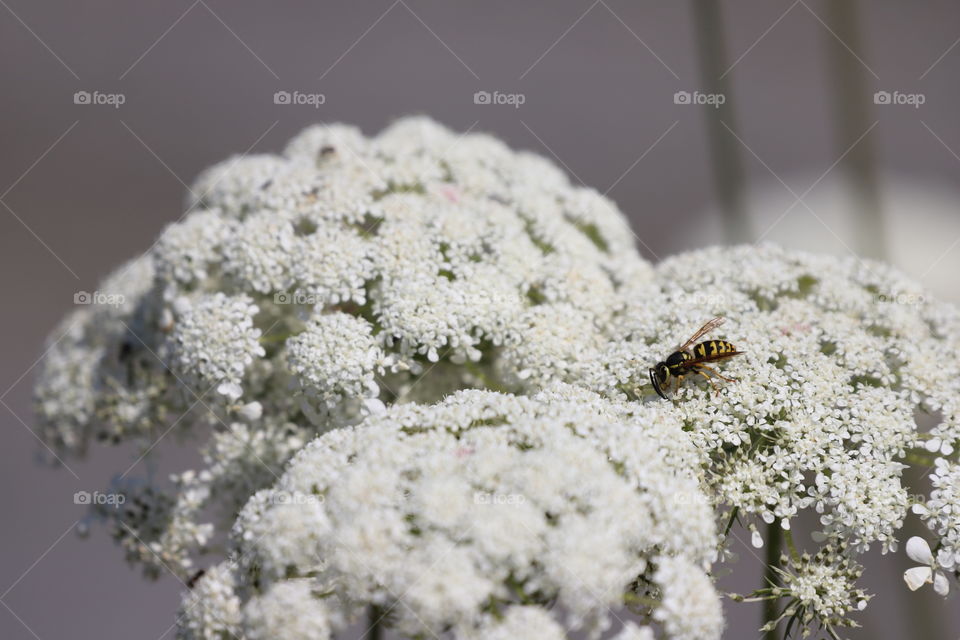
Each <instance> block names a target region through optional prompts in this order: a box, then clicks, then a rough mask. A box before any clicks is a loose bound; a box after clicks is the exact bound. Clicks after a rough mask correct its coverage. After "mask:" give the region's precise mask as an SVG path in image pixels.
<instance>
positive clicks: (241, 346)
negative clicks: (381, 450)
mask: <svg viewBox="0 0 960 640" xmlns="http://www.w3.org/2000/svg"><path fill="white" fill-rule="evenodd" d="M188 207H189V208H188V211H187V213H186V214H185V215H184V217H183V219H182V220H181V221H178V222H176V223H175V224H172V225H171V226H169V227H168V228H167V229H166V230H165V231H164V233H163V235H162V236H161V238H160V239H159V241H158V242H157V243H156V245H155V246H154V247H153V248H152V249H151V250H150V251H149V252H148V253H147V254H146V255H145V256H143V257H142V258H140V259H138V260H136V261H134V262H132V263H130V264H128V265H126V266H125V267H123V268H122V269H120V270H119V271H118V272H117V274H116V275H114V276H111V277H110V278H108V279H107V280H106V281H105V282H104V283H102V284H101V286H100V287H99V289H100V290H101V291H104V292H108V293H113V294H118V295H119V296H122V300H123V303H122V304H120V305H118V306H110V307H108V306H101V305H85V306H83V307H80V308H79V309H78V310H77V311H75V312H74V313H72V314H71V315H70V316H69V317H68V318H67V319H66V321H65V323H64V324H63V325H62V326H61V327H60V328H59V329H58V331H57V332H56V333H55V334H54V335H53V336H52V337H51V340H50V345H49V351H48V353H47V354H46V357H45V358H44V362H43V366H42V367H41V369H40V372H39V379H38V382H37V388H36V399H37V403H36V404H37V415H38V419H39V422H40V427H41V431H42V433H43V436H44V438H45V439H46V440H47V441H48V442H49V443H51V445H53V446H55V448H57V449H58V450H61V451H62V452H63V454H65V453H82V452H83V451H84V449H85V447H86V445H87V443H88V441H89V440H91V439H94V438H95V439H97V440H102V441H106V442H109V443H112V444H121V443H125V442H131V443H133V444H135V445H136V446H137V448H138V450H139V451H147V452H148V453H149V452H152V451H153V450H154V447H153V445H154V443H155V442H156V441H157V440H158V439H161V438H164V437H174V436H178V435H190V436H193V437H199V438H204V437H208V436H207V434H208V433H209V432H210V430H213V431H214V433H215V435H214V436H213V437H212V440H210V444H209V445H207V446H205V447H203V448H204V450H205V451H206V452H207V463H208V465H209V467H208V468H207V469H204V470H200V471H198V472H196V473H193V474H187V475H178V476H177V477H176V478H175V479H174V480H175V482H174V486H173V487H172V488H170V487H166V488H164V487H162V486H161V485H159V484H157V485H155V486H153V481H152V477H148V478H147V480H148V481H150V482H151V485H152V486H151V490H150V491H146V492H144V491H141V490H140V489H138V488H136V483H131V486H132V488H129V489H126V490H129V491H130V492H131V497H132V496H133V495H138V496H141V497H142V498H143V499H144V500H150V501H155V502H156V505H155V506H156V508H154V509H152V510H151V509H149V505H147V508H146V509H144V510H137V512H136V513H135V514H127V513H126V512H124V511H121V512H119V513H113V514H110V515H111V516H112V517H114V518H119V520H118V522H117V523H116V534H117V536H118V537H119V538H120V539H121V540H123V542H124V545H126V547H127V554H128V557H130V558H133V559H141V560H143V561H144V562H145V563H147V565H148V571H149V573H151V574H152V575H155V574H156V573H158V572H159V571H161V570H162V569H163V568H164V567H169V568H171V569H172V570H174V571H175V572H177V573H178V574H179V575H180V576H181V577H182V578H183V579H186V578H188V577H189V576H190V575H191V574H192V573H193V571H194V570H195V569H194V568H193V566H192V563H191V560H190V557H191V556H192V555H196V554H197V553H202V552H204V551H205V547H206V543H207V541H208V539H209V538H210V535H212V534H211V525H212V527H213V530H214V531H220V532H223V530H224V529H226V528H228V527H229V524H230V523H231V522H232V521H233V519H234V518H235V517H236V510H237V509H238V508H239V506H240V505H242V504H243V503H244V502H245V501H246V499H247V498H248V497H249V496H250V495H251V494H252V493H253V492H255V491H256V490H257V489H260V488H262V487H263V486H267V485H269V484H270V483H271V482H273V480H274V479H275V476H276V475H278V474H279V473H280V470H281V469H282V467H283V464H284V463H285V462H286V460H287V458H288V457H289V456H290V455H291V454H292V453H293V452H294V451H296V450H297V448H298V447H299V446H302V444H303V443H304V442H305V441H307V440H309V438H310V437H311V436H312V435H315V434H317V433H321V432H323V431H326V430H328V429H332V428H336V427H341V426H344V425H346V424H353V423H356V422H358V421H359V420H361V419H362V418H363V417H364V416H367V415H370V414H376V413H378V412H381V411H383V410H384V408H385V406H386V405H390V404H393V403H397V402H407V401H419V402H433V401H436V400H438V399H440V398H442V397H443V396H444V395H446V394H448V393H451V392H453V391H456V390H458V389H463V388H490V389H505V388H507V387H508V386H510V385H512V384H518V385H519V384H520V382H519V381H521V380H525V379H527V378H528V377H529V376H528V374H527V372H524V371H521V370H520V368H521V367H524V368H525V367H527V361H526V359H525V358H523V357H513V356H511V357H510V358H507V357H505V356H504V349H505V348H507V347H508V346H510V345H513V346H514V347H515V350H514V352H511V353H519V351H516V349H521V348H520V347H517V345H520V344H522V343H523V342H524V340H525V335H526V334H529V333H543V332H544V330H545V329H546V328H545V327H544V326H542V323H539V322H538V321H537V320H536V319H537V318H541V317H554V316H569V318H576V322H579V323H580V325H581V326H580V327H579V328H578V327H576V326H570V329H569V333H568V336H567V338H565V343H564V344H562V345H559V347H557V349H555V355H554V357H553V359H552V362H553V364H552V365H551V366H553V367H554V368H556V369H560V368H563V367H564V365H563V364H562V362H560V360H561V359H562V356H563V354H567V353H570V352H571V351H574V352H575V351H576V344H575V338H576V337H577V335H578V334H586V333H587V332H588V331H595V327H598V326H602V325H604V324H605V323H607V322H609V320H610V317H611V315H612V313H613V311H614V310H615V308H616V307H617V306H618V305H619V304H620V302H619V296H618V290H619V289H621V288H622V287H623V286H624V284H625V283H626V282H636V281H643V280H644V279H648V278H650V276H651V269H650V267H649V266H648V265H647V264H646V263H645V262H644V261H643V260H642V259H641V258H640V257H639V256H638V255H637V254H636V252H635V251H634V250H633V246H632V242H631V241H630V238H631V234H630V231H629V227H628V226H627V223H626V221H625V220H624V218H623V217H622V216H621V215H620V213H619V212H618V211H617V209H616V208H615V207H614V205H613V204H612V203H611V202H610V201H609V200H607V199H606V198H604V197H603V196H601V195H599V194H598V193H597V192H595V191H593V190H590V189H585V188H580V187H574V186H571V184H570V183H569V181H568V180H567V178H566V177H565V176H564V174H563V173H562V172H561V171H559V170H558V169H557V168H556V167H554V166H553V165H552V164H550V163H549V162H546V161H545V160H543V159H542V158H539V157H537V156H534V155H532V154H529V153H523V152H513V151H510V150H509V149H508V148H507V147H506V146H504V145H503V144H502V143H501V142H499V141H497V140H495V139H493V138H491V137H489V136H486V135H482V134H467V135H463V136H460V135H457V134H454V133H452V132H450V131H448V130H447V129H445V128H443V127H441V126H439V125H437V124H436V123H434V122H432V121H430V120H427V119H424V118H411V119H405V120H401V121H399V122H398V123H396V124H395V125H393V126H391V127H389V128H388V129H387V130H385V131H383V132H382V133H381V134H380V135H378V136H376V137H373V138H366V137H364V136H363V135H361V134H360V132H359V131H358V130H357V129H355V128H353V127H347V126H342V125H333V126H316V127H311V128H309V129H307V130H305V131H304V132H302V133H301V134H300V135H298V136H297V137H296V138H295V139H294V140H292V141H291V142H290V143H289V145H288V146H287V148H286V150H285V151H284V153H283V154H282V155H255V156H246V157H236V158H232V159H230V160H228V161H226V162H224V163H221V164H219V165H217V166H215V167H213V168H211V169H210V170H208V171H206V172H205V173H204V174H203V175H202V176H201V177H200V178H199V179H198V180H197V182H196V184H195V185H194V187H193V188H192V190H191V197H190V200H189V203H188ZM571 322H572V320H570V319H568V320H567V324H568V325H571ZM521 351H522V349H521ZM168 434H169V436H168ZM231 443H232V444H231ZM61 455H62V454H61ZM150 457H152V454H151V456H150ZM140 464H141V466H142V468H143V469H146V468H147V466H148V463H140ZM137 471H138V472H139V471H140V470H139V469H137ZM131 477H132V476H131ZM208 507H214V509H212V510H211V509H209V508H208ZM217 511H219V512H220V513H219V514H218V516H217V517H218V518H220V519H217V520H210V516H211V514H213V513H215V512H217Z"/></svg>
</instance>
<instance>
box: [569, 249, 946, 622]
mask: <svg viewBox="0 0 960 640" xmlns="http://www.w3.org/2000/svg"><path fill="white" fill-rule="evenodd" d="M714 316H723V317H726V318H727V322H726V324H724V325H723V326H722V328H721V329H718V330H716V331H715V332H714V333H713V334H711V335H708V336H705V337H704V339H705V340H706V339H710V338H722V339H726V340H729V341H731V342H732V343H733V344H734V345H736V347H737V348H738V349H740V350H742V351H743V352H744V353H743V354H742V355H738V356H736V357H735V358H732V359H730V360H727V361H724V362H715V363H712V365H711V366H713V367H714V368H716V369H721V370H722V372H723V373H724V375H727V376H733V377H735V378H737V379H738V380H739V381H738V382H734V383H727V382H722V381H719V380H718V381H717V382H719V384H718V387H719V389H718V390H716V391H714V390H713V389H712V388H711V384H708V383H707V381H705V380H702V379H698V380H696V381H691V380H689V379H688V380H686V381H684V382H683V384H682V385H680V386H679V389H678V390H677V391H676V392H675V393H674V395H673V398H674V401H673V402H671V403H669V404H668V403H662V402H661V401H658V402H661V404H662V409H663V411H664V412H667V413H669V414H671V415H673V416H675V417H676V418H677V419H678V420H680V421H682V422H683V423H684V424H685V425H687V430H688V432H689V433H690V436H691V437H692V438H693V440H694V442H695V443H696V444H697V446H698V447H699V448H700V449H701V450H702V451H703V452H704V453H705V454H706V458H707V460H706V463H705V466H706V468H707V469H708V473H707V475H706V478H707V482H708V484H709V486H710V488H711V493H713V495H714V497H715V499H716V500H717V501H718V502H719V503H721V504H722V505H724V506H725V507H726V509H727V510H728V513H729V518H730V519H731V521H736V520H741V521H744V522H745V523H746V524H748V525H749V526H750V527H751V528H752V529H753V531H754V532H755V533H754V536H753V537H754V541H755V544H756V545H757V546H760V545H762V544H763V538H762V537H761V536H760V535H759V534H758V533H756V529H755V524H754V523H755V521H756V520H757V519H760V520H762V521H763V522H764V523H767V524H773V523H776V525H775V526H780V527H782V528H783V529H784V530H787V534H788V535H789V529H790V525H791V521H792V520H793V519H794V518H796V517H797V516H798V515H799V514H800V512H801V511H803V510H807V509H812V510H815V511H816V513H817V514H818V517H819V522H820V525H821V526H820V528H819V531H817V532H815V536H816V539H818V540H819V541H821V542H826V543H827V548H829V549H831V552H830V554H828V555H830V556H831V557H830V558H828V560H829V563H833V564H831V565H830V566H833V567H835V566H837V564H836V563H840V562H842V561H844V560H845V559H848V558H850V557H852V556H853V555H854V554H858V553H862V552H864V551H866V550H867V549H868V548H869V547H870V546H871V545H873V544H879V546H880V548H881V550H882V551H884V552H886V551H889V550H895V549H897V545H898V539H897V533H898V531H899V530H900V528H901V527H902V525H903V521H904V518H905V517H906V516H907V513H908V510H909V507H910V505H911V502H912V501H911V498H910V495H911V493H912V492H913V491H914V490H913V489H911V487H908V486H907V485H906V483H905V481H904V480H903V478H902V471H903V469H904V468H905V467H906V464H907V462H908V461H910V460H913V459H914V458H915V457H916V456H918V455H920V454H923V455H920V460H921V461H924V460H928V459H929V455H933V456H941V457H940V458H939V459H938V460H937V462H936V465H937V466H936V468H935V474H936V475H934V476H932V477H933V483H934V491H933V493H932V495H931V496H930V499H929V500H928V501H927V502H926V504H920V505H917V506H916V507H915V509H916V510H917V511H918V512H919V513H921V514H922V515H923V517H924V518H926V519H927V521H928V524H929V525H930V528H931V529H932V530H933V531H934V532H935V533H937V535H938V536H940V537H941V543H940V547H939V552H938V558H939V560H938V562H937V563H934V564H933V569H934V570H936V569H946V570H952V569H953V568H954V567H955V566H956V565H955V562H956V558H957V557H958V556H956V551H957V550H958V547H957V541H958V540H960V538H958V534H957V532H958V531H960V509H958V506H960V491H958V490H957V486H958V485H960V481H958V480H957V478H958V477H960V474H957V473H956V471H955V469H956V463H955V460H956V455H955V451H956V450H957V449H958V448H960V441H958V438H960V427H958V411H957V408H956V407H957V405H958V401H960V314H958V312H957V310H956V309H955V308H954V307H952V306H951V305H947V304H943V303H939V302H936V301H935V300H933V299H932V298H931V297H930V296H929V295H928V294H927V293H926V292H925V291H923V290H922V289H921V288H920V287H919V286H918V285H916V284H915V283H913V282H911V281H910V280H908V279H907V278H905V277H904V276H902V275H900V274H899V273H897V272H895V271H893V270H892V269H890V268H888V267H885V266H883V265H880V264H877V263H872V262H871V263H863V262H861V261H858V260H856V259H837V258H833V257H828V256H815V255H811V254H805V253H799V252H788V251H784V250H782V249H779V248H776V247H741V248H732V249H709V250H703V251H696V252H692V253H688V254H684V255H681V256H677V257H674V258H671V259H668V260H666V261H664V262H663V264H661V265H660V266H658V268H657V270H656V277H655V281H654V283H653V284H649V285H643V286H641V287H639V288H638V289H637V297H636V299H634V300H631V301H630V303H629V304H628V305H627V306H626V307H625V309H624V311H623V313H622V314H620V315H619V316H618V320H617V321H616V326H615V327H614V328H613V329H612V330H611V331H612V332H614V333H617V332H618V333H619V337H614V338H613V339H612V340H611V341H609V342H608V343H607V344H606V345H605V346H603V347H601V351H602V353H603V356H602V357H600V358H598V359H596V360H591V362H592V363H593V364H592V369H591V370H588V371H586V372H585V373H584V375H583V376H582V377H581V378H580V380H579V381H578V383H579V384H583V385H585V386H587V387H588V388H590V389H592V390H594V391H597V392H600V393H603V394H606V395H608V396H612V397H618V396H626V397H632V398H638V399H640V398H643V397H649V396H651V395H652V391H651V390H650V385H649V383H647V380H646V376H645V373H646V371H645V370H644V369H643V368H642V367H643V365H647V366H649V365H650V364H652V363H654V362H656V361H658V360H660V359H662V358H664V357H665V356H666V355H667V354H669V353H670V352H671V351H672V350H673V349H674V348H675V347H676V345H677V344H678V343H680V342H682V341H683V340H685V339H686V337H687V336H688V335H690V334H692V333H693V332H694V331H695V330H696V329H697V328H698V327H699V326H700V325H701V324H703V322H704V321H705V320H706V319H709V318H711V317H714ZM588 344H589V341H588ZM688 378H698V376H696V375H691V376H688ZM654 397H655V396H654ZM928 416H932V417H933V418H934V425H935V426H933V427H932V429H930V430H929V432H928V433H923V430H922V429H921V427H920V426H919V425H918V420H921V419H922V418H923V419H926V418H927V417H928ZM921 421H922V420H921ZM924 456H926V457H924ZM948 460H949V461H948ZM921 463H922V464H926V462H921ZM930 465H931V466H933V463H932V460H931V462H930ZM829 563H828V564H829ZM927 573H928V574H930V573H931V570H930V568H928V569H927ZM834 574H836V572H835V571H833V570H832V569H831V570H825V571H822V572H819V573H817V572H807V573H805V574H804V575H805V576H806V577H805V578H804V584H805V585H806V586H805V589H806V590H809V588H810V583H811V581H815V580H816V576H818V575H820V576H823V578H824V583H823V584H822V585H820V586H821V588H822V590H823V591H824V592H825V593H829V588H830V587H831V585H830V583H829V582H828V580H827V578H828V577H829V575H834ZM927 577H928V578H929V580H928V581H930V580H932V577H933V576H931V575H928V576H927ZM792 584H795V585H797V584H799V583H797V582H796V581H794V582H793V583H792ZM844 584H852V578H851V577H849V576H848V579H846V582H845V583H844ZM781 595H782V594H781ZM861 601H862V600H861V599H859V598H846V599H843V598H840V596H839V595H838V596H837V602H846V603H847V606H846V608H845V609H843V611H846V612H853V611H855V610H856V609H857V608H859V603H860V602H861ZM863 602H865V600H863ZM808 606H809V608H808V611H813V612H814V613H817V612H821V613H823V615H824V616H826V617H829V618H830V619H831V620H832V622H831V624H832V625H839V624H840V622H839V620H840V617H841V616H840V615H839V614H838V611H840V610H841V607H839V606H838V607H836V608H831V607H822V606H815V605H813V604H810V605H808Z"/></svg>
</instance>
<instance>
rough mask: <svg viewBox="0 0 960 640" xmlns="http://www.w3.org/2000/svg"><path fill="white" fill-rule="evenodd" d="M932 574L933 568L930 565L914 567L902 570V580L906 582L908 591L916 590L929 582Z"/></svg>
mask: <svg viewBox="0 0 960 640" xmlns="http://www.w3.org/2000/svg"><path fill="white" fill-rule="evenodd" d="M932 576H933V569H931V568H930V567H914V568H913V569H907V570H906V571H904V572H903V580H904V582H906V583H907V586H908V587H909V588H910V591H916V590H917V589H919V588H920V587H922V586H923V585H925V584H926V583H928V582H930V579H931V578H932Z"/></svg>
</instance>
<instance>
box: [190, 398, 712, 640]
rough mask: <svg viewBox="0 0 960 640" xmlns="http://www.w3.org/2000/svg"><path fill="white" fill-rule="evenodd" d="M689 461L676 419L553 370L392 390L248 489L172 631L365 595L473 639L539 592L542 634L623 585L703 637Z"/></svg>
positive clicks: (280, 617) (697, 517)
mask: <svg viewBox="0 0 960 640" xmlns="http://www.w3.org/2000/svg"><path fill="white" fill-rule="evenodd" d="M696 459H697V454H696V451H695V448H694V446H693V444H692V443H691V442H690V441H689V440H688V439H686V438H683V436H682V426H681V424H680V423H679V422H677V421H676V420H671V419H664V417H663V416H662V415H661V414H659V413H658V412H656V411H654V410H652V409H651V408H649V407H645V406H643V405H641V404H636V403H616V402H611V401H608V400H603V399H602V398H600V397H598V396H596V395H595V394H591V393H588V392H584V391H579V390H577V389H574V388H569V387H559V388H557V389H555V390H553V391H550V392H542V393H540V394H537V395H536V396H533V397H516V396H505V395H503V394H500V393H495V392H484V391H461V392H458V393H456V394H454V395H452V396H450V397H449V398H447V399H446V400H444V401H442V402H440V403H438V404H435V405H431V406H422V405H417V404H405V405H398V406H395V407H393V408H391V409H390V410H388V411H387V412H386V413H384V414H382V415H379V416H374V417H371V418H369V419H367V420H366V421H365V422H364V424H363V425H360V426H353V427H346V428H343V429H338V430H335V431H331V432H329V433H327V434H325V435H323V436H321V437H320V438H318V439H317V440H315V441H314V442H312V443H311V444H310V445H308V446H307V447H305V448H304V449H303V450H302V451H300V452H299V453H298V454H297V455H296V456H295V457H294V459H293V460H292V461H291V463H290V465H289V466H288V468H287V471H286V472H285V473H284V475H283V476H282V477H281V479H280V481H279V482H278V483H277V484H276V485H275V486H274V487H273V488H272V489H267V490H263V491H261V492H258V493H257V494H256V495H254V496H253V498H251V500H250V502H248V503H247V505H246V506H245V507H244V509H243V510H242V511H241V513H240V516H239V518H238V520H237V522H236V524H235V525H234V528H233V531H232V534H231V547H230V549H231V551H230V553H229V559H228V561H227V563H226V565H225V567H222V568H220V569H218V570H217V571H216V572H213V573H212V574H210V577H209V579H210V580H212V581H215V582H217V583H218V584H221V585H223V586H221V587H218V592H221V591H223V590H225V589H229V591H228V592H227V593H232V594H233V596H232V597H223V595H222V594H221V595H220V596H218V599H217V601H216V602H211V599H209V598H208V599H206V600H205V601H204V602H201V603H198V604H196V606H193V605H194V604H195V596H194V594H191V595H190V596H188V598H187V600H186V601H185V602H184V615H185V617H186V619H187V622H186V623H185V625H184V627H185V629H186V633H185V634H184V635H185V637H198V638H204V637H217V636H216V635H215V633H212V632H213V631H214V630H220V629H222V628H225V629H227V630H228V632H229V633H233V634H235V635H238V636H239V635H241V634H244V635H245V636H246V637H251V638H261V637H263V638H268V637H269V638H284V639H293V638H324V637H328V636H329V633H330V630H331V629H332V630H335V629H336V628H337V627H338V626H340V625H342V624H344V622H345V621H348V620H351V619H355V618H356V617H357V616H358V614H360V613H363V612H364V611H366V610H367V609H368V608H369V607H371V606H373V607H375V610H378V611H381V612H382V613H381V614H380V615H383V616H386V617H387V618H388V619H389V620H390V624H391V625H392V626H393V627H394V628H395V629H396V630H398V631H399V632H400V633H403V634H405V635H408V636H411V637H420V636H430V635H431V634H437V633H440V631H442V630H444V629H452V630H453V631H454V635H456V636H457V637H464V638H469V637H487V636H486V631H484V630H488V629H489V628H491V627H493V628H496V627H499V626H500V625H503V624H504V621H505V620H512V619H513V618H514V617H516V616H517V615H520V614H518V613H516V612H513V611H512V609H514V608H516V607H522V608H523V610H524V611H530V610H531V608H532V607H542V609H541V610H542V611H543V612H546V611H547V609H546V607H547V605H548V604H553V603H555V604H556V606H555V607H553V609H552V613H550V614H549V615H547V616H546V617H544V616H539V617H538V620H539V621H540V622H538V624H540V623H542V624H545V625H546V626H547V628H555V629H557V630H558V633H557V634H555V635H554V637H558V638H559V637H563V635H562V634H561V633H559V630H560V629H563V628H568V629H579V628H588V629H590V630H591V631H592V635H594V636H597V635H599V633H600V632H602V631H603V630H604V629H605V628H606V627H607V626H608V625H609V624H610V621H611V619H613V616H615V615H617V614H616V612H617V611H618V610H622V609H623V606H624V602H625V599H626V600H629V599H630V596H631V595H633V594H635V593H638V592H642V593H644V594H645V595H646V601H649V602H650V603H651V604H650V605H649V606H648V608H647V611H648V613H650V614H652V616H653V617H654V618H655V619H657V620H658V621H660V622H662V623H663V625H664V627H665V628H666V629H667V630H668V631H669V632H670V635H671V637H673V638H690V639H691V640H692V639H694V638H717V637H719V635H720V631H721V629H722V626H723V618H722V615H721V609H720V602H719V599H718V596H717V593H716V591H715V590H714V587H713V585H712V583H711V581H710V579H709V578H708V576H707V574H706V573H705V569H706V568H707V567H709V565H710V561H711V559H712V558H713V556H714V554H715V548H716V542H717V539H716V534H715V531H714V521H713V514H712V510H711V508H710V505H709V503H708V500H707V498H706V496H704V495H703V494H702V493H701V492H700V489H699V484H698V478H697V475H696V469H697V466H696V464H695V462H696ZM226 575H229V576H230V580H231V581H232V582H229V581H228V580H227V579H225V576H226ZM207 579H208V578H207V577H206V576H205V577H204V578H202V579H201V583H202V582H205V581H206V580H207ZM294 593H297V594H300V595H298V596H293V595H292V594H294ZM294 597H296V598H297V599H298V600H299V602H300V603H301V606H298V607H296V609H297V611H298V615H297V616H289V615H288V614H289V608H286V609H285V608H284V607H287V606H288V604H289V602H290V599H291V598H294ZM237 603H239V611H240V615H239V616H236V615H234V613H233V612H234V610H235V608H236V606H237ZM211 607H213V608H211ZM214 612H218V613H217V615H213V613H214ZM528 615H531V614H529V613H525V614H523V616H524V617H527V616H528ZM621 615H623V614H622V613H621ZM231 620H236V621H239V622H238V623H236V624H232V623H231V624H229V625H228V626H227V627H223V624H224V621H227V622H229V621H231ZM508 624H510V623H508ZM561 625H562V626H561ZM307 630H311V631H310V632H309V633H308V631H307ZM321 630H323V631H321ZM481 631H482V632H483V633H481ZM478 634H479V635H478ZM526 637H532V636H526ZM537 637H540V636H537Z"/></svg>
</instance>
